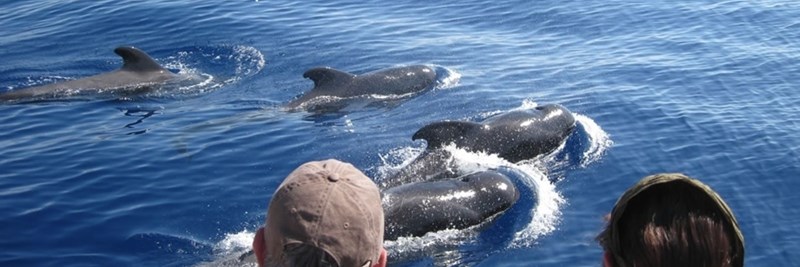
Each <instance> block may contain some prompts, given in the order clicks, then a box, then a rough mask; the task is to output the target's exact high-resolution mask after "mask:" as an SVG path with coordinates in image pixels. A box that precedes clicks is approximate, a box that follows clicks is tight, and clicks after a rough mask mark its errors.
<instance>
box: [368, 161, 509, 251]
mask: <svg viewBox="0 0 800 267" xmlns="http://www.w3.org/2000/svg"><path fill="white" fill-rule="evenodd" d="M518 198H519V192H518V191H517V189H516V187H515V186H514V184H513V183H512V182H511V180H509V178H508V177H506V176H505V175H503V174H500V173H498V172H495V171H482V172H476V173H472V174H468V175H464V176H461V177H458V178H454V179H445V180H437V181H425V182H417V183H410V184H405V185H401V186H397V187H393V188H390V189H388V190H384V191H383V196H382V201H383V207H384V216H385V222H386V223H385V232H384V239H386V240H395V239H397V238H398V237H403V236H422V235H424V234H425V233H427V232H433V231H439V230H444V229H463V228H466V227H469V226H473V225H477V224H480V223H481V222H484V221H485V220H486V219H487V218H489V217H491V216H493V215H495V214H498V213H500V212H502V211H505V210H506V209H508V208H509V207H511V205H513V204H514V203H515V202H516V201H517V199H518Z"/></svg>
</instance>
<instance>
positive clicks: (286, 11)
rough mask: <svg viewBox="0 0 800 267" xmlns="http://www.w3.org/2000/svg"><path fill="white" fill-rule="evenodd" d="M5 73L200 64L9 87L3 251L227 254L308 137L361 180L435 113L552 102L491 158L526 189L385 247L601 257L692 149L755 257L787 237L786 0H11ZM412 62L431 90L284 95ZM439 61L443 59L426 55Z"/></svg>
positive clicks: (58, 77)
mask: <svg viewBox="0 0 800 267" xmlns="http://www.w3.org/2000/svg"><path fill="white" fill-rule="evenodd" d="M0 10H2V12H0V25H2V27H0V62H2V64H0V92H1V91H8V90H17V89H20V88H24V87H29V86H34V85H40V84H46V83H51V82H55V81H65V80H72V79H78V78H81V77H85V76H90V75H94V74H97V73H101V72H107V71H111V70H114V69H116V68H118V66H119V64H120V59H119V58H118V57H117V56H116V55H114V54H113V53H112V51H113V49H114V48H115V47H117V46H121V45H133V46H136V47H138V48H141V49H143V50H145V51H147V52H148V53H149V54H150V55H151V56H153V57H154V58H155V59H156V60H157V61H158V62H160V63H161V64H162V65H164V66H165V67H167V68H168V69H170V70H171V71H173V72H176V73H179V74H186V75H192V76H193V77H199V78H198V79H196V80H195V81H196V82H195V83H192V84H189V85H184V86H179V87H177V88H170V89H161V90H156V91H153V92H151V93H147V94H145V95H137V96H116V95H107V94H101V95H91V96H88V97H82V98H80V99H72V100H69V101H60V100H57V99H51V100H48V101H36V102H23V103H5V104H0V203H2V205H0V225H2V227H0V236H2V237H3V238H2V240H0V248H2V249H0V265H2V266H197V265H211V266H219V265H225V264H227V263H229V260H230V259H231V258H234V257H236V256H238V255H239V254H240V253H241V252H243V251H245V250H247V249H248V248H249V243H250V242H251V240H252V235H253V232H254V230H255V229H257V227H258V226H259V225H260V224H262V223H263V221H264V211H265V210H266V206H267V203H268V201H269V199H270V197H271V194H272V192H273V191H274V190H275V188H276V187H277V186H278V184H279V183H280V181H281V180H282V179H283V178H284V177H285V176H286V175H287V174H288V173H289V172H290V171H291V170H292V169H294V168H295V167H297V166H298V165H300V164H301V163H303V162H306V161H309V160H319V159H325V158H338V159H342V160H345V161H349V162H352V163H353V164H354V165H356V166H357V167H359V168H360V169H362V170H364V171H365V172H366V173H367V174H368V175H369V176H371V177H374V178H375V179H376V180H380V179H383V178H385V177H386V176H387V175H388V174H389V173H391V172H393V171H395V170H397V169H398V168H399V167H401V166H402V164H403V163H404V162H408V161H409V160H411V159H412V158H413V157H414V156H416V155H417V154H418V153H420V151H421V150H422V149H423V148H424V143H421V142H413V141H411V135H412V134H413V133H414V132H415V131H416V130H417V129H419V128H420V127H422V126H424V125H425V124H427V123H430V122H433V121H438V120H444V119H449V120H471V121H478V120H481V119H484V118H486V117H488V116H491V115H493V114H497V113H501V112H505V111H509V110H514V109H520V108H531V107H535V106H536V105H540V104H548V103H557V104H561V105H563V106H565V107H567V108H568V109H570V110H571V111H572V112H573V113H574V115H575V116H576V118H577V120H578V127H577V130H576V132H575V133H574V134H573V135H571V136H570V137H569V138H568V139H567V141H566V142H565V144H564V145H563V146H562V147H561V148H559V149H558V150H557V151H555V152H553V153H552V154H550V155H546V156H544V157H541V158H537V159H534V160H530V161H524V162H521V163H519V164H512V163H508V162H506V161H504V160H502V159H499V158H498V157H496V156H495V155H486V154H480V153H477V154H476V153H469V152H466V151H462V150H459V149H458V148H453V147H451V148H449V149H450V150H451V152H452V153H453V155H454V160H455V161H456V162H457V163H458V164H459V165H458V166H459V168H463V169H465V170H474V169H486V168H500V169H502V170H504V171H505V172H506V173H510V174H511V176H512V178H513V179H514V180H515V182H516V183H517V184H518V186H519V187H520V188H521V194H522V197H521V199H520V201H519V202H517V203H516V204H515V205H514V206H513V207H512V208H511V209H509V210H508V211H507V212H506V213H505V214H503V215H501V216H499V217H497V218H494V220H493V221H492V222H490V223H489V224H487V225H482V226H481V227H478V228H476V229H467V230H463V231H450V230H446V231H441V232H436V233H430V234H428V235H426V236H424V237H420V238H407V239H400V240H398V241H391V242H386V243H385V246H386V247H387V248H388V250H389V252H390V255H389V258H390V263H391V265H393V266H431V265H435V266H463V265H467V266H474V265H481V266H587V265H588V266H597V265H599V262H600V257H601V254H602V251H601V249H600V247H599V246H598V245H597V244H596V243H595V242H594V240H593V239H594V237H595V235H596V234H597V233H598V232H599V231H600V230H601V229H602V227H603V223H604V222H603V220H602V217H603V216H604V215H605V214H606V213H608V212H609V211H610V210H611V208H612V206H613V204H614V202H615V201H616V199H617V197H618V196H619V195H620V194H621V193H622V192H623V191H624V190H625V189H626V188H628V187H629V186H630V185H632V184H633V183H634V182H635V181H637V180H638V179H640V178H641V177H643V176H645V175H648V174H652V173H655V172H684V173H686V174H688V175H690V176H693V177H696V178H699V179H701V180H702V181H704V182H705V183H707V184H709V185H711V186H712V187H713V188H714V189H715V190H717V191H718V192H719V193H720V195H722V196H723V198H725V200H726V201H727V202H728V203H729V204H730V206H731V207H732V209H733V210H734V213H735V214H736V216H737V218H738V219H739V223H740V225H741V227H742V231H743V233H744V236H745V239H746V262H747V265H748V266H750V265H752V266H796V265H800V257H798V256H796V255H797V254H796V253H795V252H794V251H795V250H796V248H798V247H800V234H798V233H797V232H798V230H799V229H798V228H797V227H796V226H795V224H796V222H798V221H800V208H799V207H798V205H797V204H796V203H798V201H800V197H798V194H796V192H797V191H798V190H800V182H798V177H800V156H799V155H798V152H797V151H800V138H798V137H800V135H798V133H797V132H798V131H800V119H798V117H797V116H796V115H797V114H798V113H800V96H798V93H796V91H797V88H800V82H798V81H800V22H798V20H797V18H798V17H800V4H797V3H795V2H791V1H785V2H784V1H725V2H714V1H656V2H653V1H646V2H640V3H636V2H630V1H534V2H531V1H505V2H502V1H501V2H497V1H460V2H453V3H438V2H431V1H417V0H399V1H389V2H364V1H314V0H312V1H298V2H291V1H4V2H2V3H0ZM413 64H426V65H429V66H435V67H436V69H437V76H438V79H439V83H438V84H437V86H436V87H434V88H433V89H432V90H429V91H426V92H423V93H421V94H419V95H414V96H411V97H401V98H398V99H392V101H379V102H380V103H382V104H379V105H365V106H359V107H357V108H352V109H347V110H344V111H342V112H337V113H332V114H316V115H315V114H309V113H304V112H288V111H287V110H285V109H284V108H283V107H282V106H283V105H284V104H285V103H287V102H288V101H289V100H291V99H292V98H294V97H296V96H297V95H299V94H301V93H303V92H305V91H307V90H309V89H310V88H312V87H313V83H312V82H311V81H310V80H306V79H304V78H303V77H302V74H303V72H304V71H305V70H307V69H310V68H313V67H317V66H331V67H334V68H337V69H341V70H346V71H349V72H353V73H366V72H370V71H374V70H378V69H382V68H387V67H394V66H402V65H413ZM439 72H442V73H439Z"/></svg>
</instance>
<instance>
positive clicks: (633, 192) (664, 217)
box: [597, 174, 744, 267]
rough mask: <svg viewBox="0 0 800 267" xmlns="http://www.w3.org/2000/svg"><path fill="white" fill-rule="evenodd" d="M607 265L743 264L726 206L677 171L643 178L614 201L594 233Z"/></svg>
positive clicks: (738, 234) (735, 226)
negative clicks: (599, 230) (605, 221)
mask: <svg viewBox="0 0 800 267" xmlns="http://www.w3.org/2000/svg"><path fill="white" fill-rule="evenodd" d="M597 240H598V241H599V242H600V246H602V247H603V249H604V250H605V255H604V265H605V266H607V267H611V266H614V267H637V266H704V267H739V266H743V265H744V237H743V236H742V233H741V232H740V231H739V224H738V223H737V222H736V218H735V217H734V216H733V212H732V211H731V210H730V208H729V207H728V205H727V204H726V203H725V202H724V201H723V200H722V198H720V196H719V195H717V193H716V192H714V191H713V190H711V188H709V187H708V186H707V185H705V184H703V183H701V182H700V181H698V180H695V179H692V178H689V177H687V176H685V175H682V174H657V175H652V176H648V177H645V178H644V179H642V180H641V181H639V182H638V183H637V184H636V185H634V186H633V187H631V188H629V189H628V190H627V191H625V193H624V194H623V195H622V197H620V198H619V200H617V204H616V205H614V209H613V210H612V211H611V214H610V218H609V223H608V226H607V227H606V229H605V230H603V232H602V233H600V235H599V236H597Z"/></svg>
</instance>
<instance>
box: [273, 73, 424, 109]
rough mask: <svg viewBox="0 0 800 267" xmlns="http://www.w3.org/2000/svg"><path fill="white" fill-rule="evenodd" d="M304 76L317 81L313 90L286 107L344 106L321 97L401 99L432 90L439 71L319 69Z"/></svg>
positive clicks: (321, 107)
mask: <svg viewBox="0 0 800 267" xmlns="http://www.w3.org/2000/svg"><path fill="white" fill-rule="evenodd" d="M303 77H304V78H308V79H311V80H312V81H314V88H313V89H311V90H310V91H308V92H306V93H305V94H303V95H301V96H299V97H298V98H296V99H294V100H292V101H290V102H289V103H288V104H287V105H286V106H287V107H288V108H290V109H305V110H308V111H316V110H324V111H328V110H338V109H340V108H341V103H339V102H338V101H333V102H331V101H326V99H322V98H323V97H326V96H327V97H337V98H352V97H360V96H371V95H395V96H402V95H407V94H413V93H418V92H421V91H423V90H425V89H429V88H432V87H433V86H434V83H435V82H436V72H435V71H434V69H433V68H431V67H428V66H425V65H412V66H404V67H395V68H388V69H382V70H377V71H373V72H369V73H365V74H359V75H355V74H352V73H348V72H345V71H341V70H337V69H334V68H331V67H318V68H313V69H310V70H308V71H306V72H305V73H303ZM318 100H323V101H318Z"/></svg>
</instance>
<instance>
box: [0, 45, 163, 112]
mask: <svg viewBox="0 0 800 267" xmlns="http://www.w3.org/2000/svg"><path fill="white" fill-rule="evenodd" d="M114 53H116V54H117V55H119V56H120V57H122V61H123V64H122V67H120V68H119V69H117V70H115V71H111V72H107V73H103V74H98V75H94V76H90V77H86V78H82V79H78V80H72V81H65V82H58V83H53V84H47V85H42V86H35V87H28V88H23V89H19V90H13V91H10V92H6V93H2V94H0V101H21V100H40V99H53V98H56V99H57V98H66V97H68V96H70V95H74V94H78V93H80V94H85V93H139V92H143V91H148V90H150V89H152V88H153V86H154V85H158V84H162V83H164V82H167V81H169V80H171V79H173V78H175V77H176V76H177V75H175V74H173V73H172V72H170V71H169V70H167V69H165V68H164V67H162V66H161V65H159V64H158V63H157V62H156V61H155V60H153V58H151V57H150V56H149V55H148V54H147V53H145V52H144V51H142V50H139V49H137V48H134V47H130V46H122V47H117V48H116V49H114Z"/></svg>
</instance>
